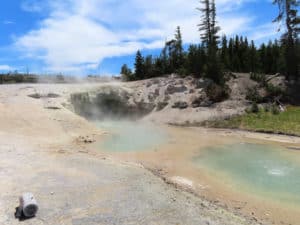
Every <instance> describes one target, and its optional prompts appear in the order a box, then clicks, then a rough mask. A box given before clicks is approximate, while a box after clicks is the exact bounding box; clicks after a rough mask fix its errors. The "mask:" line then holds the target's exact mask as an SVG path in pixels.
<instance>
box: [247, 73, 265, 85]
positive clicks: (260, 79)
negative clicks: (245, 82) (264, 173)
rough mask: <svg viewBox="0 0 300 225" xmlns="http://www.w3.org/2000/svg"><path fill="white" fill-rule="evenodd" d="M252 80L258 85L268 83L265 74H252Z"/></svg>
mask: <svg viewBox="0 0 300 225" xmlns="http://www.w3.org/2000/svg"><path fill="white" fill-rule="evenodd" d="M250 79H251V80H254V81H256V82H258V83H265V82H266V76H265V75H264V74H259V73H250Z"/></svg>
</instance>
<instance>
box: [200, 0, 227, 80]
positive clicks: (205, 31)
mask: <svg viewBox="0 0 300 225" xmlns="http://www.w3.org/2000/svg"><path fill="white" fill-rule="evenodd" d="M200 3H201V4H202V5H203V8H198V10H200V11H201V12H202V23H200V24H199V25H198V26H199V31H200V32H202V33H201V39H202V41H203V43H204V46H205V48H206V53H207V61H206V65H205V71H204V72H205V75H206V76H207V77H209V78H211V79H212V80H214V81H215V82H216V83H218V84H224V76H223V72H222V70H221V65H220V62H219V59H218V56H217V51H218V39H219V36H218V35H217V34H218V32H219V30H220V28H219V27H218V26H217V22H216V4H215V1H214V0H211V1H210V0H201V1H200Z"/></svg>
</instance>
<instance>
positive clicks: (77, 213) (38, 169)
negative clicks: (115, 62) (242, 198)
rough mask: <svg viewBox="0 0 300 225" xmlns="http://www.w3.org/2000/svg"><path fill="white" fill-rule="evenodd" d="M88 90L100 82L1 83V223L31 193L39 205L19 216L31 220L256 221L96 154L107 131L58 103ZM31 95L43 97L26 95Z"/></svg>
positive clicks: (79, 222)
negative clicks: (97, 143)
mask: <svg viewBox="0 0 300 225" xmlns="http://www.w3.org/2000/svg"><path fill="white" fill-rule="evenodd" d="M113 85H119V84H113ZM93 88H101V85H99V84H98V85H83V84H77V85H71V84H70V85H65V84H64V85H57V84H55V85H54V84H53V85H51V84H47V85H39V84H38V85H27V84H24V85H4V86H0V193H1V194H0V195H1V197H0V224H5V225H6V224H7V225H13V224H19V223H20V222H19V221H18V220H17V219H15V218H14V211H15V207H17V206H18V196H19V195H20V194H21V193H23V192H28V191H29V192H33V193H34V195H35V196H36V198H37V200H38V202H39V206H40V210H39V213H38V215H37V217H36V218H34V219H31V220H26V221H23V222H22V224H28V225H29V224H35V225H36V224H64V225H66V224H74V225H82V224H88V225H90V224H91V225H92V224H95V225H96V224H97V225H99V224H174V225H175V224H183V225H186V224H195V225H199V224H220V225H221V224H222V225H224V224H239V225H240V224H256V222H255V220H249V219H248V218H244V217H241V216H238V215H234V214H233V213H232V212H230V211H228V210H226V209H224V207H221V206H219V205H218V204H214V203H210V201H207V200H204V199H201V198H197V197H195V196H194V195H192V194H189V193H188V192H183V191H180V190H179V189H178V188H176V187H174V186H172V185H168V184H166V183H165V182H163V180H162V179H160V178H159V177H157V176H154V175H153V174H152V173H150V172H148V171H147V170H145V169H143V168H142V167H140V166H138V165H136V164H132V163H125V162H124V163H121V162H118V161H115V160H109V159H107V158H106V157H105V156H104V154H101V153H97V154H96V153H95V152H93V151H92V150H91V149H92V148H91V146H90V145H89V144H88V142H90V141H93V140H101V138H103V134H104V131H99V130H98V129H96V128H95V127H94V126H93V125H91V124H90V123H88V122H87V121H86V120H85V119H83V118H81V117H79V116H77V115H75V114H74V113H72V112H71V111H69V110H68V109H67V108H65V107H64V106H63V105H67V104H68V102H67V98H68V97H69V95H70V93H72V92H77V91H82V90H90V89H93ZM36 93H38V94H40V95H42V98H38V99H36V98H31V97H28V95H31V94H36ZM49 93H55V94H58V95H60V96H61V97H58V98H49V96H48V94H49ZM46 96H48V97H46ZM50 96H51V95H50ZM123 161H124V160H123ZM167 162H168V161H166V163H167ZM179 177H180V174H179ZM174 179H175V180H177V181H179V182H186V180H184V179H181V178H178V177H177V178H176V177H175V178H174Z"/></svg>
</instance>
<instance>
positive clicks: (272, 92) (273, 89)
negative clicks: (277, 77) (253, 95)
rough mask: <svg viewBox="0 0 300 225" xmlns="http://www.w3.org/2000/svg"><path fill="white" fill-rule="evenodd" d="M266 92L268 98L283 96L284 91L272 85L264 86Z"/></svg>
mask: <svg viewBox="0 0 300 225" xmlns="http://www.w3.org/2000/svg"><path fill="white" fill-rule="evenodd" d="M266 91H267V92H268V95H269V96H270V97H277V96H280V95H284V94H285V93H284V91H283V90H282V89H281V88H280V87H276V86H274V85H273V84H267V85H266Z"/></svg>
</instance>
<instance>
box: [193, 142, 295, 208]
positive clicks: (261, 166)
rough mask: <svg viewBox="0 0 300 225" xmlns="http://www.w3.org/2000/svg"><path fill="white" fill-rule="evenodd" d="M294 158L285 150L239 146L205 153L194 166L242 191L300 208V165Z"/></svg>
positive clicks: (202, 153)
mask: <svg viewBox="0 0 300 225" xmlns="http://www.w3.org/2000/svg"><path fill="white" fill-rule="evenodd" d="M297 156H298V157H300V153H299V155H296V157H297ZM293 157H295V155H294V154H293V155H289V152H288V150H286V149H284V148H280V147H274V146H269V145H259V144H249V143H239V144H233V145H225V146H218V147H211V148H207V149H205V151H204V152H203V150H202V151H201V154H199V156H198V157H196V158H195V159H194V163H195V164H196V165H197V166H199V167H204V168H206V169H208V170H209V171H210V172H212V173H214V174H216V175H217V176H220V177H219V178H220V179H221V180H224V181H225V182H226V183H229V184H231V185H233V186H234V187H235V188H239V189H240V190H247V191H249V192H252V193H255V194H260V195H263V196H265V197H270V198H272V199H274V200H278V201H287V202H289V203H296V204H300V164H299V162H300V161H299V160H298V161H296V160H295V159H294V158H293Z"/></svg>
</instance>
